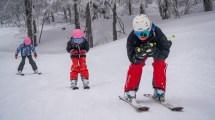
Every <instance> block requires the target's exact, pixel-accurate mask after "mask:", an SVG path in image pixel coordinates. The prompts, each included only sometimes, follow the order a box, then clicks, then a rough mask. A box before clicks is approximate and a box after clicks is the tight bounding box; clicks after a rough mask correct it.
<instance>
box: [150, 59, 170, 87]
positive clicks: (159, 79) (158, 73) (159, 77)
mask: <svg viewBox="0 0 215 120" xmlns="http://www.w3.org/2000/svg"><path fill="white" fill-rule="evenodd" d="M152 66H153V68H154V72H153V87H154V88H159V89H162V90H164V91H165V89H166V68H167V64H166V63H165V60H156V59H154V63H153V64H152Z"/></svg>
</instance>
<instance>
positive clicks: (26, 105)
mask: <svg viewBox="0 0 215 120" xmlns="http://www.w3.org/2000/svg"><path fill="white" fill-rule="evenodd" d="M157 17H158V16H157ZM157 17H156V16H153V15H151V18H152V20H153V21H154V23H155V24H156V25H158V26H159V27H160V28H161V29H162V30H163V32H164V33H165V34H166V35H167V37H168V36H171V35H173V34H174V35H176V38H175V39H173V40H172V42H173V45H172V47H171V52H170V55H169V57H168V58H167V59H166V62H167V63H168V68H167V91H166V100H167V101H168V102H170V103H172V104H174V105H179V106H183V107H184V110H183V112H172V111H170V110H168V109H166V108H164V107H163V106H161V105H159V104H157V103H155V102H153V101H152V100H150V99H148V98H145V97H143V94H144V93H153V88H152V85H151V84H152V72H153V68H152V65H151V64H152V62H153V60H152V58H149V59H148V60H147V62H146V65H145V67H144V68H143V74H142V80H141V83H140V86H139V91H138V92H137V101H138V102H140V103H142V104H145V105H146V106H148V107H150V110H149V111H148V112H141V113H139V112H136V111H135V110H134V109H133V108H132V107H131V106H129V105H128V104H126V103H124V102H122V101H120V100H119V98H118V96H119V95H123V92H124V91H123V87H124V83H125V79H126V74H127V70H128V67H129V64H130V62H129V60H128V58H127V53H126V40H127V38H126V37H124V38H122V39H119V40H117V41H115V42H110V43H107V44H104V45H99V46H95V47H94V48H92V49H90V51H89V52H88V53H87V65H88V68H89V73H90V87H91V89H89V90H84V89H83V85H82V81H81V80H80V78H79V81H78V86H79V88H80V89H79V90H75V91H73V90H72V89H71V88H70V81H69V72H70V65H71V60H70V57H69V54H68V53H66V50H65V48H66V43H67V41H68V36H69V35H70V32H71V29H72V27H71V29H67V30H66V31H64V32H63V31H62V30H61V27H62V26H55V27H50V28H48V27H46V29H45V31H44V33H43V36H42V38H43V39H42V40H43V41H42V42H41V44H39V46H38V47H36V50H37V52H38V55H39V56H38V58H37V59H35V61H36V63H37V65H38V68H39V71H41V72H42V75H35V74H32V73H33V71H32V69H31V66H30V65H29V64H28V60H26V65H25V68H24V71H23V72H24V73H26V75H25V76H18V75H16V72H17V71H16V70H17V67H18V64H19V63H20V61H21V58H20V57H19V58H18V60H15V59H14V53H15V50H16V48H17V47H18V45H19V44H20V43H21V41H22V37H20V36H19V35H18V33H19V32H18V31H17V30H15V29H13V30H12V29H11V28H10V29H9V28H1V29H0V77H1V78H0V120H158V119H159V120H212V119H214V117H215V115H214V109H215V102H214V99H215V97H214V96H215V81H214V78H215V67H214V66H215V62H214V60H215V54H214V51H215V47H214V45H215V40H214V38H215V37H214V36H215V31H214V27H215V12H214V11H213V12H204V13H196V14H192V15H189V16H183V17H182V18H181V19H170V20H164V21H162V22H159V21H158V20H157ZM132 18H133V16H131V17H130V19H129V18H128V19H127V20H126V21H129V22H127V23H125V24H127V25H128V26H131V21H132ZM98 27H101V28H102V26H98ZM131 29H132V28H131V27H130V30H131ZM11 31H12V32H11ZM14 36H15V37H14ZM98 38H99V37H98Z"/></svg>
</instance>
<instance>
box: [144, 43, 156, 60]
mask: <svg viewBox="0 0 215 120" xmlns="http://www.w3.org/2000/svg"><path fill="white" fill-rule="evenodd" d="M145 49H146V53H147V56H148V57H152V56H153V55H154V54H155V52H156V44H155V43H148V44H147V46H145Z"/></svg>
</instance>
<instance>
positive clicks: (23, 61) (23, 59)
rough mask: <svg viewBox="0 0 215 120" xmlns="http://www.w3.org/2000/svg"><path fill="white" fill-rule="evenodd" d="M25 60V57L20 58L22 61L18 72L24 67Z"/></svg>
mask: <svg viewBox="0 0 215 120" xmlns="http://www.w3.org/2000/svg"><path fill="white" fill-rule="evenodd" d="M25 58H26V56H22V61H21V62H20V64H19V67H18V69H17V70H18V71H22V70H23V68H24V65H25Z"/></svg>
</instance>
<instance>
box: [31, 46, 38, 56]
mask: <svg viewBox="0 0 215 120" xmlns="http://www.w3.org/2000/svg"><path fill="white" fill-rule="evenodd" d="M30 49H31V51H32V52H33V53H34V54H35V53H37V52H36V49H35V47H34V46H33V45H32V44H31V46H30Z"/></svg>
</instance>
